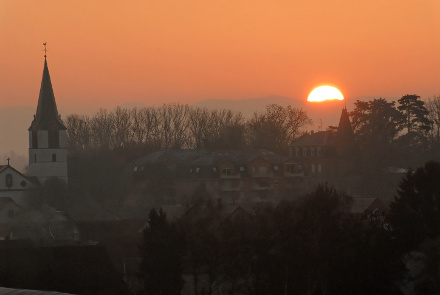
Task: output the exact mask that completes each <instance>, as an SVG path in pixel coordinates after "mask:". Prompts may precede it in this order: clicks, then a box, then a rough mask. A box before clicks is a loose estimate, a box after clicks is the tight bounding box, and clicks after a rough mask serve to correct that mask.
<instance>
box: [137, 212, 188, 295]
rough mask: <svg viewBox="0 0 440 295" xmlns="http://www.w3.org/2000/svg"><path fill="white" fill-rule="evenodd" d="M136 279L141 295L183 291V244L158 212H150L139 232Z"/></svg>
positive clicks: (176, 232)
mask: <svg viewBox="0 0 440 295" xmlns="http://www.w3.org/2000/svg"><path fill="white" fill-rule="evenodd" d="M142 234H143V241H142V245H141V246H140V252H141V255H142V261H141V267H140V277H141V279H142V280H143V289H142V294H145V295H147V294H148V295H178V294H180V292H181V290H182V287H183V278H182V256H183V254H184V253H183V251H184V240H183V239H182V236H181V235H180V233H179V232H178V231H177V229H176V226H175V224H174V223H171V222H169V221H168V220H167V217H166V213H165V212H164V211H162V209H160V210H159V212H157V211H156V210H155V209H152V210H151V212H150V215H149V221H148V226H147V227H146V228H145V229H144V230H143V233H142Z"/></svg>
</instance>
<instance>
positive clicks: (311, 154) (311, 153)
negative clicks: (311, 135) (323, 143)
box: [310, 148, 315, 157]
mask: <svg viewBox="0 0 440 295" xmlns="http://www.w3.org/2000/svg"><path fill="white" fill-rule="evenodd" d="M310 156H312V157H314V156H315V148H311V149H310Z"/></svg>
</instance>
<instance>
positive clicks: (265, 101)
mask: <svg viewBox="0 0 440 295" xmlns="http://www.w3.org/2000/svg"><path fill="white" fill-rule="evenodd" d="M269 104H278V105H281V106H288V105H291V106H292V107H295V108H301V107H303V105H302V103H301V101H300V100H297V99H292V98H288V97H283V96H276V95H272V96H268V97H261V98H249V99H244V100H230V99H208V100H203V101H200V102H198V103H195V104H193V106H195V107H200V108H207V109H231V110H234V111H240V112H241V113H242V114H243V115H244V116H245V117H246V118H250V117H251V116H252V115H253V114H254V113H255V112H264V110H265V108H266V106H267V105H269Z"/></svg>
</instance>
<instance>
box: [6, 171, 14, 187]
mask: <svg viewBox="0 0 440 295" xmlns="http://www.w3.org/2000/svg"><path fill="white" fill-rule="evenodd" d="M12 184H13V182H12V174H11V173H8V174H6V178H5V186H6V187H7V188H11V186H12Z"/></svg>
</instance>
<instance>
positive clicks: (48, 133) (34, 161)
mask: <svg viewBox="0 0 440 295" xmlns="http://www.w3.org/2000/svg"><path fill="white" fill-rule="evenodd" d="M28 130H29V176H30V177H36V178H37V179H38V180H39V182H40V183H41V184H43V183H44V182H45V181H46V180H47V179H49V178H58V179H62V180H64V181H65V182H66V183H67V182H68V178H67V137H66V131H67V128H66V126H65V125H64V123H63V121H62V120H61V118H60V115H59V114H58V110H57V104H56V102H55V95H54V92H53V89H52V82H51V80H50V75H49V69H48V67H47V60H46V55H45V56H44V69H43V79H42V81H41V88H40V96H39V98H38V106H37V112H36V114H35V115H34V119H33V121H32V123H31V126H30V127H29V129H28Z"/></svg>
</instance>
